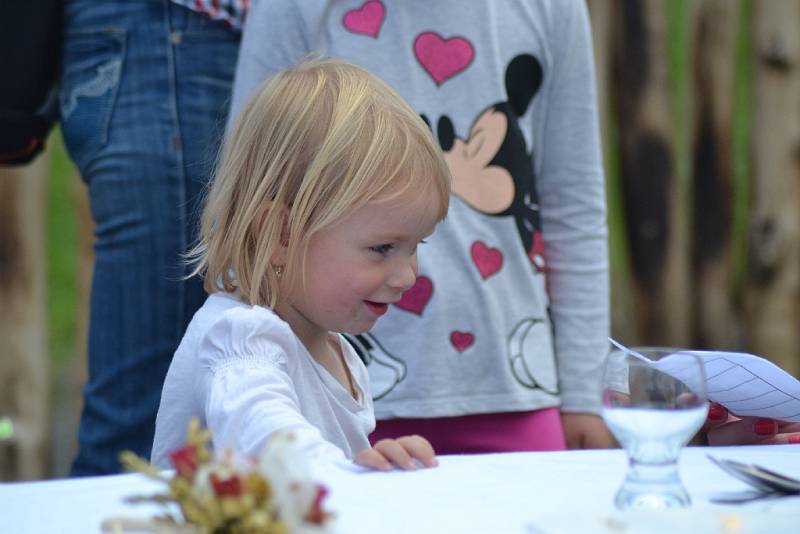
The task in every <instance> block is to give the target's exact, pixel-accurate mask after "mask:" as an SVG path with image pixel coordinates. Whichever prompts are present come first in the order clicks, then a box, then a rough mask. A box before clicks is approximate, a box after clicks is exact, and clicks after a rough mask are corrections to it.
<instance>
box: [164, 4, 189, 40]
mask: <svg viewBox="0 0 800 534" xmlns="http://www.w3.org/2000/svg"><path fill="white" fill-rule="evenodd" d="M163 1H164V2H166V4H167V5H166V8H167V16H168V18H169V29H170V35H171V37H170V40H171V41H172V42H173V43H175V39H176V37H175V36H176V35H180V34H181V33H183V32H185V31H186V27H187V25H188V23H189V15H190V14H191V10H190V9H189V8H188V7H185V6H182V5H180V4H177V3H175V2H173V1H172V0H163ZM178 39H179V38H178ZM176 44H177V43H176Z"/></svg>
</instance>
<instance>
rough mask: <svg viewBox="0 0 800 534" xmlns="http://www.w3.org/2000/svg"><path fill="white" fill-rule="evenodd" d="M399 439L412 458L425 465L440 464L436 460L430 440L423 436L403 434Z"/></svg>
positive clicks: (433, 465)
mask: <svg viewBox="0 0 800 534" xmlns="http://www.w3.org/2000/svg"><path fill="white" fill-rule="evenodd" d="M397 441H398V443H400V445H401V446H402V447H403V448H404V449H405V450H406V452H408V454H410V455H411V457H412V458H414V459H415V460H417V461H418V462H419V463H421V464H422V465H424V466H425V467H435V466H437V465H438V464H439V462H437V461H436V453H435V452H434V451H433V446H432V445H431V443H430V441H428V440H427V439H425V438H423V437H422V436H416V435H414V436H403V437H402V438H397Z"/></svg>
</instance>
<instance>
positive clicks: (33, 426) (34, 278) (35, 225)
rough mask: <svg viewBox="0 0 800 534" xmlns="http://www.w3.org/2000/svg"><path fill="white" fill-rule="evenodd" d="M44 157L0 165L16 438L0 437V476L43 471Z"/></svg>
mask: <svg viewBox="0 0 800 534" xmlns="http://www.w3.org/2000/svg"><path fill="white" fill-rule="evenodd" d="M48 162H49V158H48V157H47V156H46V155H42V156H39V158H37V160H36V161H35V162H34V163H33V164H31V165H28V166H26V167H19V168H18V167H2V168H0V340H1V341H2V345H0V346H1V347H2V355H0V416H8V417H11V419H12V421H13V424H14V435H13V436H12V438H11V439H10V440H7V441H4V442H0V477H2V479H3V480H31V479H39V478H43V477H44V476H45V475H46V473H47V466H46V444H47V441H48V440H47V428H48V409H47V401H48V368H49V366H48V358H47V342H46V336H45V331H46V330H45V324H46V320H45V319H46V314H45V263H46V262H45V227H44V221H45V184H46V179H47V176H48Z"/></svg>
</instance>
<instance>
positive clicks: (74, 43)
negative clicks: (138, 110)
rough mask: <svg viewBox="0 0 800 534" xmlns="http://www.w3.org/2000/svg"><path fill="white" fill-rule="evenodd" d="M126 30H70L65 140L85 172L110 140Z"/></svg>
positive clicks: (63, 91) (63, 90) (62, 94)
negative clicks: (109, 130)
mask: <svg viewBox="0 0 800 534" xmlns="http://www.w3.org/2000/svg"><path fill="white" fill-rule="evenodd" d="M125 35H126V34H125V30H123V29H120V28H98V29H90V30H82V31H74V32H68V33H67V35H66V36H65V39H64V52H63V53H64V57H63V74H62V77H61V87H60V90H59V106H60V113H61V128H62V131H63V133H64V143H65V144H66V146H67V150H69V153H70V156H71V157H72V159H73V161H74V162H75V164H76V165H77V166H78V169H79V170H80V171H81V175H82V176H85V175H86V173H85V170H86V168H87V167H88V165H89V162H90V161H91V160H92V158H93V157H94V156H95V155H96V154H97V151H98V150H99V149H101V148H103V147H104V146H105V144H106V142H107V141H108V129H109V123H110V122H111V115H112V113H113V110H114V102H115V100H116V96H117V90H118V87H119V81H120V77H121V73H122V63H123V59H124V55H125Z"/></svg>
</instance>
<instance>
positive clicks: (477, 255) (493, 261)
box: [469, 241, 503, 280]
mask: <svg viewBox="0 0 800 534" xmlns="http://www.w3.org/2000/svg"><path fill="white" fill-rule="evenodd" d="M469 253H470V256H472V262H473V263H474V264H475V267H477V268H478V272H480V273H481V276H482V277H483V279H484V280H486V279H487V278H489V277H490V276H492V275H493V274H496V273H497V271H499V270H500V268H501V267H502V266H503V253H502V252H500V250H499V249H496V248H491V247H489V246H487V245H486V243H484V242H483V241H475V242H474V243H473V244H472V246H471V247H470V248H469Z"/></svg>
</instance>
